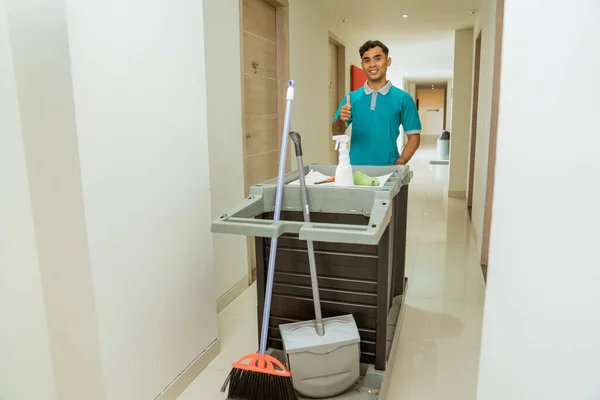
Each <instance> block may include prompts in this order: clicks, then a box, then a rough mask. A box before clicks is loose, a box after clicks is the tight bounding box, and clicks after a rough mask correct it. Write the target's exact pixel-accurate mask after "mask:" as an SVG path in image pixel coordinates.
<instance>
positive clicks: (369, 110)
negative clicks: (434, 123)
mask: <svg viewBox="0 0 600 400" xmlns="http://www.w3.org/2000/svg"><path fill="white" fill-rule="evenodd" d="M359 54H360V58H361V64H362V69H363V71H364V72H365V74H366V75H367V81H366V82H365V85H364V86H363V87H361V88H360V89H358V90H355V91H353V92H350V93H349V94H348V95H347V96H346V98H345V99H344V100H342V102H341V103H340V105H339V107H338V110H337V112H336V114H335V116H334V118H333V119H334V122H333V126H332V128H333V129H332V130H333V134H334V135H341V134H343V133H344V132H345V131H346V128H348V126H350V124H352V142H351V144H350V163H351V164H354V165H392V164H397V165H404V164H406V163H408V161H409V160H410V159H411V158H412V156H413V155H414V154H415V151H417V149H418V148H419V145H420V143H421V120H420V118H419V112H418V111H417V107H416V105H415V102H414V101H413V98H412V97H411V95H409V94H408V93H406V92H405V91H403V90H401V89H399V88H397V87H396V86H393V85H392V83H391V82H390V81H389V80H388V79H387V68H388V67H389V66H390V65H391V63H392V59H391V57H389V49H388V48H387V47H386V46H385V45H384V44H383V43H381V42H380V41H378V40H375V41H372V40H370V41H368V42H366V43H365V44H364V45H362V46H361V48H360V50H359ZM400 125H402V127H403V128H404V132H405V133H406V134H407V136H408V142H407V143H406V146H405V147H404V150H403V151H402V154H399V152H398V145H397V140H398V136H399V135H400Z"/></svg>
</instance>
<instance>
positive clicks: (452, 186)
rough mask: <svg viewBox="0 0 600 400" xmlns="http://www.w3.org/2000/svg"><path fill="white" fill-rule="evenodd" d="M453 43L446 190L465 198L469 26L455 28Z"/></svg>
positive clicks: (470, 75) (470, 84) (470, 66)
mask: <svg viewBox="0 0 600 400" xmlns="http://www.w3.org/2000/svg"><path fill="white" fill-rule="evenodd" d="M454 43H455V45H454V46H455V47H454V79H453V85H454V90H453V93H454V95H453V101H452V104H453V109H452V130H450V181H449V185H448V193H449V195H450V196H451V197H459V198H465V197H466V193H467V182H468V174H469V154H470V142H469V136H470V132H471V102H472V98H473V30H472V29H463V30H457V31H456V32H455V40H454Z"/></svg>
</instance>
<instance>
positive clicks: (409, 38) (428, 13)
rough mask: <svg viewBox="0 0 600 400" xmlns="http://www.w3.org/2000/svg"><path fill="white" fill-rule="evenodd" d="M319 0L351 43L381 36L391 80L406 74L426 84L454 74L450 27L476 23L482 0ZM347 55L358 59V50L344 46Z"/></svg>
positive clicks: (452, 33)
mask: <svg viewBox="0 0 600 400" xmlns="http://www.w3.org/2000/svg"><path fill="white" fill-rule="evenodd" d="M321 1H322V2H323V3H322V4H323V6H324V7H325V8H326V11H327V15H328V17H329V19H330V24H331V26H333V27H334V28H335V29H336V30H338V31H340V32H342V33H343V34H344V37H345V38H349V39H350V40H351V45H352V46H356V45H357V44H358V43H360V44H362V43H364V42H365V41H367V40H369V39H379V40H381V41H382V42H383V43H385V44H386V45H387V46H388V47H389V48H390V56H391V57H392V67H391V68H390V70H389V75H390V77H393V78H392V81H394V80H396V81H397V80H399V78H400V77H404V78H405V79H407V80H418V81H420V82H425V81H428V80H429V78H432V79H435V80H437V81H440V80H447V79H451V78H452V70H453V68H454V30H456V29H464V28H472V27H473V26H474V24H475V20H476V18H477V15H476V13H475V14H472V13H471V11H474V10H477V9H478V8H479V4H480V1H481V0H370V1H365V0H321ZM403 14H408V18H403V16H402V15H403ZM344 20H346V22H343V21H344ZM348 44H349V45H350V43H348ZM348 51H350V53H348ZM346 54H350V55H351V56H353V57H356V62H357V63H358V62H359V61H360V60H359V59H358V57H359V56H358V49H347V53H346ZM394 78H395V79H394Z"/></svg>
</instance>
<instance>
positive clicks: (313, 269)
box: [290, 132, 325, 336]
mask: <svg viewBox="0 0 600 400" xmlns="http://www.w3.org/2000/svg"><path fill="white" fill-rule="evenodd" d="M290 137H291V138H292V141H293V142H294V144H295V148H296V161H297V163H298V178H299V180H300V194H301V196H302V212H303V214H304V222H310V209H309V205H308V190H307V189H306V179H305V177H304V163H303V161H302V143H301V138H300V134H299V133H298V132H290ZM306 245H307V246H308V261H309V268H310V280H311V284H312V292H313V303H314V306H315V319H316V330H317V334H318V335H319V336H323V335H324V334H325V330H324V327H323V317H322V315H321V298H320V296H319V281H318V279H317V262H316V260H315V249H314V246H313V242H312V240H307V241H306Z"/></svg>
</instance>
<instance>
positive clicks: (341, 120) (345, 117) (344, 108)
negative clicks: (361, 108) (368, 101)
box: [331, 94, 352, 135]
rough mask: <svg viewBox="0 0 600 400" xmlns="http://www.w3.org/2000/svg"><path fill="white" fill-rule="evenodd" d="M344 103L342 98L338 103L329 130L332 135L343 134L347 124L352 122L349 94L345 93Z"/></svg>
mask: <svg viewBox="0 0 600 400" xmlns="http://www.w3.org/2000/svg"><path fill="white" fill-rule="evenodd" d="M345 100H346V104H344V100H342V102H341V103H340V105H339V107H338V109H337V112H336V113H335V116H334V117H333V124H332V125H331V131H332V133H333V134H334V135H343V134H344V132H346V128H347V127H348V125H350V124H351V123H352V106H351V105H350V95H349V94H348V95H346V99H345Z"/></svg>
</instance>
